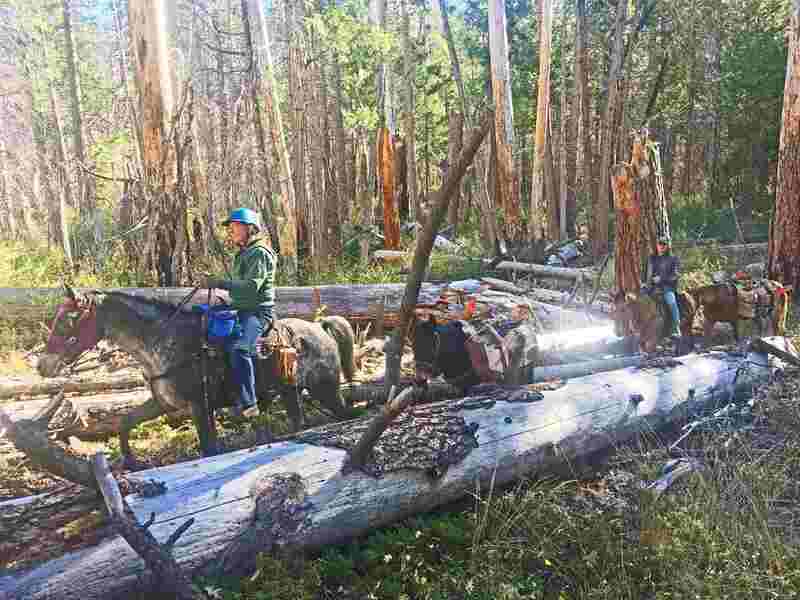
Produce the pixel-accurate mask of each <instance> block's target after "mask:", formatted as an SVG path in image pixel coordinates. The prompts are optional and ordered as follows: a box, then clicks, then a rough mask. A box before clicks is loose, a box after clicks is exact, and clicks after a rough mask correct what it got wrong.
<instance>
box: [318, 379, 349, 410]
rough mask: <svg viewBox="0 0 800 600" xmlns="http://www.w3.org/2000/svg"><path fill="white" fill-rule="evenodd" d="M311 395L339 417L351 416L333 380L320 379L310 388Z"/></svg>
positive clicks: (337, 385)
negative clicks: (320, 380)
mask: <svg viewBox="0 0 800 600" xmlns="http://www.w3.org/2000/svg"><path fill="white" fill-rule="evenodd" d="M309 391H310V392H311V397H312V398H314V399H316V400H317V401H319V402H321V403H322V405H323V406H324V407H325V408H327V409H328V410H329V411H331V412H332V413H333V414H334V415H336V416H337V417H338V418H339V419H347V418H349V417H350V416H351V413H350V411H349V410H348V408H347V407H346V406H345V404H344V401H343V400H342V395H341V394H340V393H339V384H338V383H336V382H333V381H322V382H320V383H317V384H316V385H315V386H313V388H312V389H311V390H309Z"/></svg>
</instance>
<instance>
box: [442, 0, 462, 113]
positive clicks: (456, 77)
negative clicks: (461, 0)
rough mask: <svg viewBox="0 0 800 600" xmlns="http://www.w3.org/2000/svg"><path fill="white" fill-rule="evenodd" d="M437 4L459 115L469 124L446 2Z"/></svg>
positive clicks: (459, 62) (459, 63)
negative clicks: (456, 90)
mask: <svg viewBox="0 0 800 600" xmlns="http://www.w3.org/2000/svg"><path fill="white" fill-rule="evenodd" d="M437 1H438V2H439V12H440V13H441V15H442V30H443V33H444V38H445V40H446V41H447V51H448V52H449V54H450V68H451V69H452V71H453V81H455V82H456V88H457V89H458V99H459V102H460V103H461V114H462V115H464V121H465V123H469V122H470V118H469V117H470V115H469V107H468V106H467V94H466V93H465V91H464V78H463V77H462V76H461V61H459V60H458V52H457V51H456V44H455V40H454V39H453V32H452V30H451V29H450V13H449V10H448V7H447V0H437Z"/></svg>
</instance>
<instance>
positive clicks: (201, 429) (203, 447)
mask: <svg viewBox="0 0 800 600" xmlns="http://www.w3.org/2000/svg"><path fill="white" fill-rule="evenodd" d="M191 405H192V422H194V426H195V429H197V439H198V441H199V443H200V451H201V453H202V454H203V456H214V455H215V454H217V452H218V448H217V423H216V420H215V419H214V409H213V408H211V407H209V408H208V410H206V405H205V403H204V402H202V401H199V402H192V403H191Z"/></svg>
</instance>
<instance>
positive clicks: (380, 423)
mask: <svg viewBox="0 0 800 600" xmlns="http://www.w3.org/2000/svg"><path fill="white" fill-rule="evenodd" d="M395 389H396V388H395V387H394V386H392V390H391V392H390V396H389V401H388V402H387V403H386V404H385V405H384V406H383V408H381V411H380V412H379V413H378V414H377V415H376V416H375V418H374V419H373V420H372V422H371V423H370V424H369V427H367V430H366V431H365V432H364V434H363V435H362V436H361V439H359V440H358V443H357V444H356V446H355V448H353V450H352V451H351V452H350V456H349V457H348V460H347V462H345V464H344V468H343V469H342V470H343V471H344V472H349V471H352V470H354V469H360V468H362V467H363V466H364V465H365V464H366V462H367V457H369V453H370V452H372V449H373V448H374V447H375V442H377V441H378V438H379V437H381V435H382V434H383V432H384V431H386V428H387V427H389V425H391V424H392V421H394V420H395V419H396V418H397V417H398V416H399V415H400V413H402V412H403V411H404V410H405V409H406V408H408V406H409V405H410V404H412V403H413V402H414V400H415V399H416V397H417V396H418V395H419V392H418V390H417V388H416V387H414V386H412V387H407V388H406V389H404V390H403V391H402V392H400V394H398V395H397V397H393V396H394V390H395Z"/></svg>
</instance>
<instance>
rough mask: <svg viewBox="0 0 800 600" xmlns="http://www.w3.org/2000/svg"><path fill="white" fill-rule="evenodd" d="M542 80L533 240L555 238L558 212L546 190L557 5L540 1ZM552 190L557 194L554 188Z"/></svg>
mask: <svg viewBox="0 0 800 600" xmlns="http://www.w3.org/2000/svg"><path fill="white" fill-rule="evenodd" d="M538 6H539V19H538V23H539V82H538V85H537V96H536V135H535V138H534V140H535V141H534V151H533V152H534V154H533V175H532V177H531V218H530V225H529V234H530V237H531V239H532V240H533V241H535V242H538V241H541V240H547V239H552V231H553V223H554V222H555V220H556V215H554V214H552V213H551V210H550V203H549V202H548V196H547V190H546V189H545V161H546V160H547V143H548V136H547V130H548V127H549V120H550V47H551V41H552V26H553V5H552V1H551V0H539V2H538ZM549 193H551V194H556V193H557V192H556V190H554V189H552V188H551V189H550V190H549Z"/></svg>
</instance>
